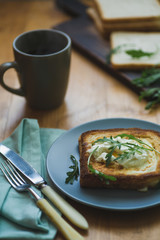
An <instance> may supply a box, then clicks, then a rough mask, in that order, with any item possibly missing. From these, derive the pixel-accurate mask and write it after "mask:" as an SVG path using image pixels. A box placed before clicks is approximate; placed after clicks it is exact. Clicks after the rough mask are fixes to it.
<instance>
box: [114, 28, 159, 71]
mask: <svg viewBox="0 0 160 240" xmlns="http://www.w3.org/2000/svg"><path fill="white" fill-rule="evenodd" d="M110 42H111V49H112V50H113V49H117V48H118V47H119V50H118V51H115V53H114V54H112V56H111V64H112V66H113V67H114V68H116V69H143V68H146V67H154V66H155V65H156V66H157V67H159V65H160V32H147V33H144V32H121V31H120V32H112V33H111V36H110ZM127 50H136V51H142V52H143V53H151V54H152V53H153V55H150V56H142V57H132V56H131V55H129V54H127V53H126V51H127Z"/></svg>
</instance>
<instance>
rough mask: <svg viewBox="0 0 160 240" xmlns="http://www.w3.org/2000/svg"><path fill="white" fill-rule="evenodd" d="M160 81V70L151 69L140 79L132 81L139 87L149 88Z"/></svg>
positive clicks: (145, 71) (143, 73) (144, 72)
mask: <svg viewBox="0 0 160 240" xmlns="http://www.w3.org/2000/svg"><path fill="white" fill-rule="evenodd" d="M159 80H160V69H158V68H151V69H146V70H144V71H143V72H142V74H141V76H140V77H139V78H135V79H134V80H132V83H133V84H134V85H136V86H138V87H149V86H151V85H152V84H154V83H157V82H158V81H159Z"/></svg>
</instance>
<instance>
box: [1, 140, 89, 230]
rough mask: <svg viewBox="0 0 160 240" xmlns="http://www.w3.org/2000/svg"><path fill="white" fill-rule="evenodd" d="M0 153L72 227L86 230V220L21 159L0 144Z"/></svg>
mask: <svg viewBox="0 0 160 240" xmlns="http://www.w3.org/2000/svg"><path fill="white" fill-rule="evenodd" d="M0 153H1V154H2V155H3V156H4V157H5V158H7V159H8V160H9V162H11V163H12V164H13V166H14V167H15V168H16V169H18V171H19V172H20V173H21V174H22V175H23V177H25V180H26V181H27V182H28V183H31V184H32V185H34V186H35V187H36V188H38V189H40V190H41V192H42V193H43V194H44V195H45V196H46V197H47V198H48V199H49V200H50V201H51V202H52V203H53V204H54V205H55V206H56V207H57V208H58V209H59V210H60V211H61V213H63V214H64V215H65V216H66V217H67V218H68V219H69V220H70V221H71V222H72V223H73V224H74V225H76V226H77V227H79V228H82V229H88V223H87V221H86V219H85V218H84V217H83V216H82V215H81V214H80V213H79V212H78V211H77V210H76V209H74V208H73V207H72V206H71V205H70V204H69V203H68V202H66V201H65V200H64V199H63V198H62V197H61V196H60V195H59V194H58V193H57V192H55V191H54V190H53V189H52V188H51V187H50V186H49V185H47V182H46V181H45V180H44V179H43V178H42V177H41V175H40V174H39V173H38V172H37V171H36V170H35V169H34V168H33V167H31V166H30V165H29V164H28V162H26V161H25V160H24V159H23V158H22V157H20V156H19V155H18V154H17V153H15V152H14V151H13V150H11V149H10V148H8V147H7V146H5V145H3V144H0Z"/></svg>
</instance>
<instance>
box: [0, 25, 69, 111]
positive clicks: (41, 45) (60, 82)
mask: <svg viewBox="0 0 160 240" xmlns="http://www.w3.org/2000/svg"><path fill="white" fill-rule="evenodd" d="M13 51H14V57H15V61H14V62H7V63H3V64H1V65H0V84H1V86H2V87H4V88H5V89H6V90H8V91H10V92H11V93H14V94H17V95H20V96H24V97H25V98H26V100H27V102H28V104H29V105H30V106H31V107H33V108H35V109H41V110H47V109H53V108H56V107H58V106H60V105H61V104H62V102H63V101H64V97H65V94H66V90H67V85H68V78H69V69H70V55H71V39H70V37H69V36H68V35H67V34H65V33H63V32H61V31H57V30H50V29H40V30H33V31H29V32H25V33H23V34H21V35H19V36H18V37H17V38H16V39H15V40H14V41H13ZM9 68H14V69H15V70H16V71H17V73H18V78H19V82H20V88H19V89H13V88H11V87H10V86H8V85H7V84H6V83H5V79H4V73H5V72H6V71H7V69H9Z"/></svg>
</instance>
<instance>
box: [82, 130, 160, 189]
mask: <svg viewBox="0 0 160 240" xmlns="http://www.w3.org/2000/svg"><path fill="white" fill-rule="evenodd" d="M119 134H128V135H132V136H134V137H136V138H137V139H139V140H141V141H143V142H145V143H146V144H148V145H143V144H141V143H139V142H137V141H134V139H128V137H127V136H124V137H118V138H116V136H117V135H119ZM104 137H106V138H111V137H113V139H114V140H115V141H119V142H121V141H122V142H123V141H124V143H127V144H128V143H129V144H132V143H134V144H137V145H138V146H143V147H146V148H148V146H149V148H151V147H152V148H154V149H155V150H156V151H154V150H153V149H152V150H142V152H141V153H140V152H137V153H134V154H133V155H132V154H131V155H130V157H129V156H128V158H127V157H126V159H125V158H124V159H119V160H116V161H115V160H114V159H115V158H117V157H118V156H120V155H121V154H122V153H124V152H127V151H129V148H127V147H124V146H121V148H120V149H119V148H118V147H117V148H116V149H115V150H114V152H113V155H112V158H113V159H112V160H111V162H110V163H109V164H108V165H107V166H106V161H105V160H104V159H105V158H104V156H106V154H107V153H109V152H111V150H112V149H111V148H109V147H111V145H108V148H107V147H106V146H105V147H104V146H103V142H100V141H101V140H99V142H97V143H95V141H97V140H98V139H103V138H104ZM122 139H123V140H122ZM105 144H108V143H107V142H106V143H105ZM97 146H99V147H97ZM112 146H113V145H112ZM128 146H129V145H128ZM93 149H94V150H93ZM157 151H158V152H160V132H156V131H153V130H144V129H139V128H128V129H124V128H116V129H107V130H91V131H87V132H84V133H82V134H81V136H80V137H79V152H80V185H81V187H91V188H122V189H144V188H148V187H154V186H155V185H156V184H157V183H158V182H159V181H160V153H158V152H157ZM136 154H138V155H136ZM88 165H91V166H92V169H94V170H96V171H98V172H100V173H101V174H100V175H101V177H100V176H99V174H95V173H93V171H91V170H90V169H89V168H88ZM98 172H97V173H98ZM102 174H104V175H105V176H106V175H107V176H111V178H114V179H112V180H109V181H107V183H106V180H105V178H103V176H102Z"/></svg>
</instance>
